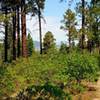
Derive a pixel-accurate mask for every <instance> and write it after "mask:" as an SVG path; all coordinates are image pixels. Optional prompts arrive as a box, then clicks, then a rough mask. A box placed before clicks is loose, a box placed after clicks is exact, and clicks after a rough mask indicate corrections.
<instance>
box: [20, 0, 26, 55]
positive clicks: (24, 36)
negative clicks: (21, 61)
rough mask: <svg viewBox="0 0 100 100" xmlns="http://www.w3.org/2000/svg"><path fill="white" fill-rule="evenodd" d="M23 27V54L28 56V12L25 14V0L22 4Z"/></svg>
mask: <svg viewBox="0 0 100 100" xmlns="http://www.w3.org/2000/svg"><path fill="white" fill-rule="evenodd" d="M21 25H22V26H21V28H22V56H23V57H27V43H26V42H27V41H26V40H27V39H26V14H25V0H22V5H21Z"/></svg>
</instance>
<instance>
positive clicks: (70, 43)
mask: <svg viewBox="0 0 100 100" xmlns="http://www.w3.org/2000/svg"><path fill="white" fill-rule="evenodd" d="M68 41H69V49H70V48H71V33H70V30H69V39H68Z"/></svg>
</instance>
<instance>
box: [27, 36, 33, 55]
mask: <svg viewBox="0 0 100 100" xmlns="http://www.w3.org/2000/svg"><path fill="white" fill-rule="evenodd" d="M27 51H28V56H31V55H32V53H33V51H34V43H33V39H32V37H31V35H30V34H28V36H27Z"/></svg>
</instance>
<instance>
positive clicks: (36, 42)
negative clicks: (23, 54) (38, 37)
mask: <svg viewBox="0 0 100 100" xmlns="http://www.w3.org/2000/svg"><path fill="white" fill-rule="evenodd" d="M60 45H61V43H60V42H57V43H56V46H57V48H60ZM34 46H35V50H40V42H39V41H34Z"/></svg>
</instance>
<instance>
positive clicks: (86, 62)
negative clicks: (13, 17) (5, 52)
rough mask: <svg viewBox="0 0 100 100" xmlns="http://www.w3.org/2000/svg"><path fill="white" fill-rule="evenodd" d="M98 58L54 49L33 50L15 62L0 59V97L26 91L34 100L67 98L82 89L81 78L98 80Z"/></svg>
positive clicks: (18, 94)
mask: <svg viewBox="0 0 100 100" xmlns="http://www.w3.org/2000/svg"><path fill="white" fill-rule="evenodd" d="M98 58H99V57H98V56H95V55H90V54H79V53H71V54H61V53H58V52H57V53H54V54H43V55H39V54H38V53H36V54H33V56H31V57H29V58H27V59H22V58H20V59H18V60H17V61H16V62H15V61H13V62H12V63H11V64H3V63H2V64H1V65H0V98H1V97H5V96H6V97H9V96H11V95H13V93H17V96H20V94H21V93H22V94H21V95H22V96H23V95H24V94H25V93H26V95H28V97H29V98H33V100H46V99H45V98H49V99H48V100H67V99H68V100H70V99H69V98H70V95H72V94H77V93H80V92H82V91H84V87H83V86H81V81H82V80H85V81H94V80H97V78H98V72H99V59H98ZM47 83H50V84H47ZM23 90H24V91H23ZM34 98H36V99H34ZM37 98H40V99H37ZM50 98H51V99H50ZM62 98H63V99H62ZM65 98H66V99H65ZM22 100H23V99H22ZM29 100H30V99H29Z"/></svg>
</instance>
